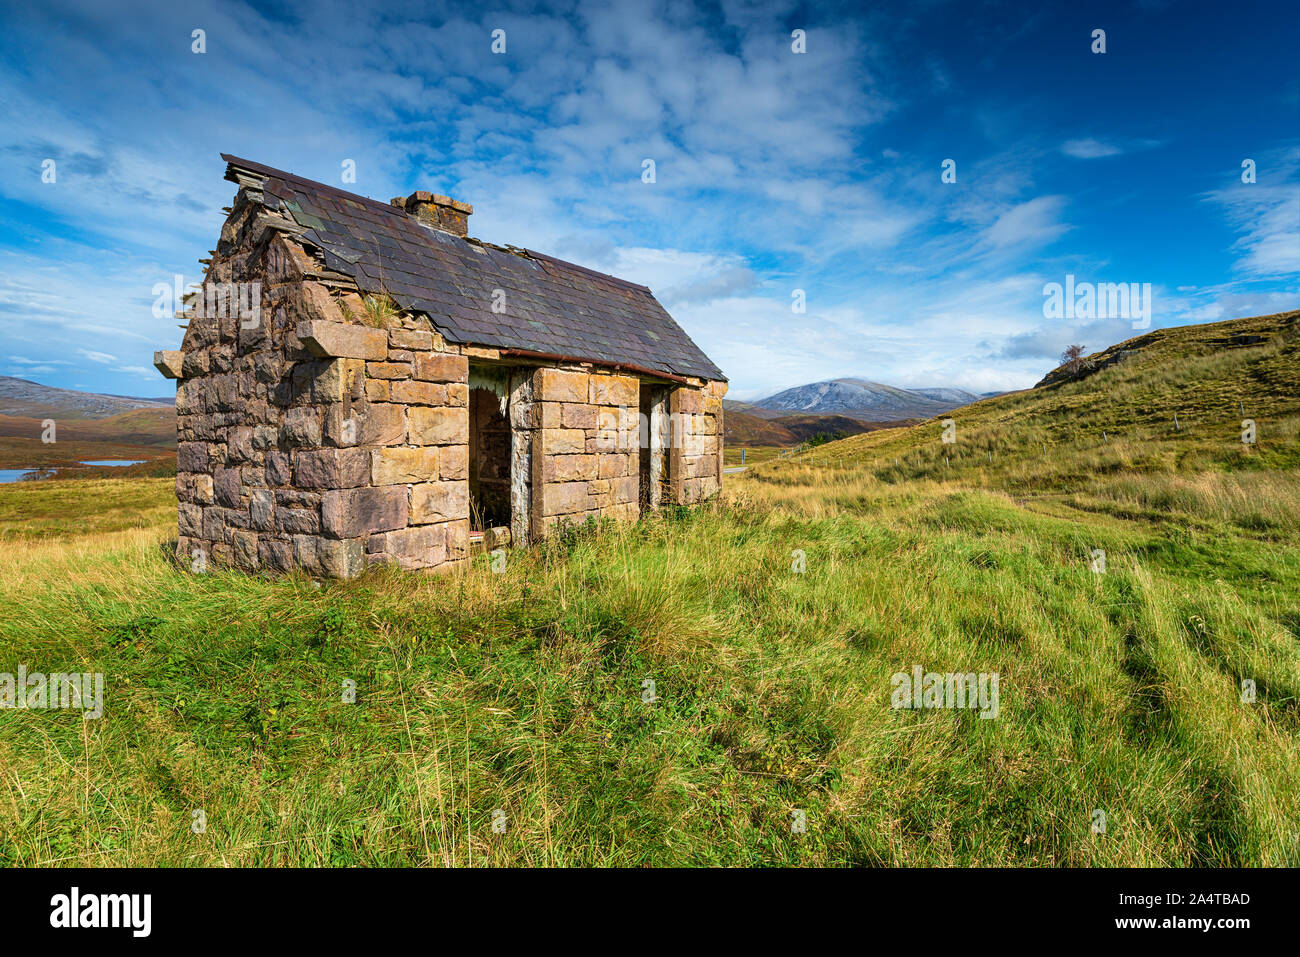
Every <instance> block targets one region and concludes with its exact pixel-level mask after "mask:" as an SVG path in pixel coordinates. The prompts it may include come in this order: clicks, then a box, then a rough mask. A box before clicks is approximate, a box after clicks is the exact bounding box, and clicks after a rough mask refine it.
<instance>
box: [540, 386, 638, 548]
mask: <svg viewBox="0 0 1300 957" xmlns="http://www.w3.org/2000/svg"><path fill="white" fill-rule="evenodd" d="M638 389H639V381H638V380H637V379H636V377H634V376H628V375H618V374H615V373H612V372H606V371H603V370H593V369H586V368H543V369H539V370H537V372H536V374H535V377H534V380H533V409H534V414H535V415H536V416H537V423H538V428H537V431H536V432H535V433H534V436H535V439H534V447H533V459H532V468H533V474H532V487H533V502H532V505H533V530H534V534H545V531H546V530H548V529H550V528H553V527H554V526H556V525H558V524H564V523H565V522H570V523H577V522H582V521H584V520H586V519H587V517H588V516H594V517H597V518H601V517H609V518H616V519H625V520H632V519H635V518H636V517H637V516H638V514H639V513H640V508H639V505H638V501H637V499H638V492H639V484H638V483H639V479H638V462H639V453H638V449H639V447H640V446H639V444H638V442H639V438H638V428H637V421H638V420H637V403H638Z"/></svg>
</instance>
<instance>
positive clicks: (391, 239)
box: [154, 155, 727, 577]
mask: <svg viewBox="0 0 1300 957" xmlns="http://www.w3.org/2000/svg"><path fill="white" fill-rule="evenodd" d="M222 158H223V159H225V160H226V162H227V163H228V166H227V169H226V178H227V179H228V180H231V181H232V182H234V183H236V184H237V185H238V187H239V192H238V194H237V195H236V197H235V200H234V204H233V205H232V206H231V207H229V209H228V213H229V215H228V217H227V219H226V221H225V224H224V226H223V227H222V230H221V239H220V241H219V242H218V244H217V248H216V250H215V251H213V253H212V258H211V259H208V260H204V262H205V263H206V264H207V270H206V275H205V281H204V284H203V286H202V287H201V291H200V292H197V293H191V294H190V296H189V297H187V298H186V305H187V309H186V311H185V312H184V313H182V314H181V318H182V319H184V320H186V322H187V324H186V326H185V327H184V328H185V336H184V340H183V342H182V345H181V348H180V350H178V351H165V352H159V353H156V354H155V357H154V361H155V365H156V366H157V367H158V369H159V371H161V372H162V373H163V374H164V375H166V376H168V377H171V378H175V379H177V380H178V382H177V387H176V411H177V431H178V439H179V445H178V456H177V476H176V494H177V498H178V500H179V507H178V515H179V537H178V545H177V551H178V555H179V556H180V557H181V558H182V559H183V560H184V561H185V562H186V563H187V564H191V565H194V566H196V567H197V566H198V565H199V563H206V562H208V561H211V562H213V563H215V564H218V565H229V566H234V567H237V568H241V569H246V570H249V571H253V570H257V569H267V570H271V571H286V570H288V569H290V568H293V567H301V568H303V569H304V570H306V571H307V572H308V573H309V574H313V575H323V576H335V577H348V576H352V575H355V574H357V573H358V572H359V571H361V570H362V569H363V568H365V567H366V566H367V565H370V564H375V563H380V562H395V563H397V564H398V565H400V566H401V567H403V568H408V569H421V568H437V569H443V568H451V567H453V566H455V565H456V564H457V563H460V562H464V561H465V560H466V559H467V558H468V556H469V555H470V552H471V549H472V548H477V547H486V548H489V549H493V548H497V547H501V546H503V545H504V544H507V543H514V544H526V543H529V542H532V541H536V540H538V539H540V538H543V537H544V536H545V535H547V534H548V532H550V531H551V530H552V529H554V528H555V527H556V526H557V525H560V524H563V523H565V522H574V523H576V522H581V521H583V520H585V519H587V518H588V517H591V516H596V517H612V518H615V519H621V520H631V519H635V518H636V517H637V516H638V515H640V514H642V513H644V512H645V511H646V510H648V509H655V508H658V507H660V506H661V505H665V504H694V503H698V502H702V501H704V500H705V499H708V498H709V497H710V496H712V495H714V494H716V493H717V492H718V491H719V489H720V488H721V484H722V396H723V395H724V394H725V392H726V390H727V383H726V379H725V377H724V376H723V375H722V373H721V371H719V369H718V367H717V366H715V365H714V364H713V363H712V362H711V361H709V359H708V357H707V356H705V355H704V353H703V352H701V351H700V349H699V348H698V347H697V346H696V345H695V344H694V343H693V342H692V341H691V340H690V338H689V337H688V336H687V335H686V334H685V333H684V332H683V331H682V329H681V328H680V327H679V326H678V325H677V324H676V323H675V322H674V321H673V319H672V317H671V316H669V315H668V313H667V312H666V311H664V309H663V307H662V306H661V305H660V304H659V303H658V302H657V301H656V300H655V298H654V296H653V295H652V294H651V292H650V290H649V289H647V288H646V287H644V286H639V285H637V284H635V283H631V282H627V281H625V280H622V279H616V278H615V277H613V276H607V275H604V274H602V273H598V272H594V271H592V270H590V269H585V268H583V267H581V266H576V265H574V264H572V263H567V262H563V261H561V260H558V259H554V258H552V257H550V256H545V255H542V254H541V253H536V252H532V251H530V250H527V249H518V248H515V247H513V246H505V247H502V246H495V245H492V244H490V243H486V242H482V241H480V240H477V239H471V238H469V236H468V235H467V233H468V228H467V224H468V218H469V216H470V214H471V213H472V212H473V209H472V207H470V206H469V205H468V204H466V203H462V202H458V201H456V200H453V199H450V198H448V197H446V196H439V195H435V194H431V193H427V192H416V193H412V194H411V195H410V196H408V197H406V198H405V199H401V198H399V199H394V200H392V201H391V203H388V204H385V203H382V202H377V201H375V200H371V199H366V198H365V197H362V196H357V195H354V194H352V193H348V192H344V191H342V190H339V189H335V188H333V187H331V186H326V185H323V184H321V183H316V182H312V181H310V180H306V179H302V178H300V177H297V176H294V175H292V174H290V173H286V172H282V171H280V170H276V169H271V168H269V167H266V166H262V165H260V164H258V163H253V162H250V161H248V160H243V159H239V158H237V157H233V156H225V155H223V157H222Z"/></svg>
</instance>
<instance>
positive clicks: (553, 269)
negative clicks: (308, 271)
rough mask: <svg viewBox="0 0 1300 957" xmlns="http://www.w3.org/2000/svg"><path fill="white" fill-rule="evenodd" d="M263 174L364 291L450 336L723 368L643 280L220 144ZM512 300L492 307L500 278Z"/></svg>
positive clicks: (283, 205) (246, 168)
mask: <svg viewBox="0 0 1300 957" xmlns="http://www.w3.org/2000/svg"><path fill="white" fill-rule="evenodd" d="M221 158H222V159H224V160H225V161H226V162H227V163H228V164H229V165H228V166H227V168H226V179H229V180H232V181H237V176H236V172H237V171H238V172H240V173H243V174H244V177H245V178H247V177H248V176H249V175H252V176H253V177H255V178H257V177H260V178H261V179H262V191H263V195H264V203H265V204H266V205H267V206H268V207H270V208H273V209H276V210H279V211H280V212H282V213H285V214H287V215H288V216H290V217H291V218H292V219H293V220H294V221H295V222H296V223H297V224H298V225H299V226H301V227H303V232H302V234H301V235H302V238H303V239H304V240H305V241H307V242H309V243H311V244H312V245H314V246H317V247H319V248H320V249H321V250H322V252H323V254H324V257H325V264H326V266H328V267H329V268H330V269H333V270H335V271H337V272H341V273H344V274H346V275H348V276H350V277H351V278H352V279H353V280H355V282H356V283H357V285H358V286H359V287H360V288H361V290H362V291H363V292H366V293H372V294H373V293H387V294H388V295H389V296H391V297H392V299H393V300H394V301H395V302H396V303H397V304H398V305H399V306H401V307H402V308H403V309H409V310H416V311H419V312H422V313H425V314H426V315H427V316H428V317H429V320H430V322H432V323H433V325H434V326H435V327H436V328H437V330H438V331H439V332H440V333H442V335H443V336H444V337H446V339H447V340H448V341H450V342H455V343H462V344H463V343H468V344H473V345H479V346H490V347H493V348H499V349H523V350H528V351H530V352H541V353H550V354H556V355H562V356H566V357H573V358H578V359H586V360H591V361H593V362H597V363H603V364H610V365H633V366H639V367H641V368H643V369H647V370H653V371H655V372H667V373H670V374H673V375H678V376H699V377H701V378H704V379H724V378H725V376H723V374H722V372H721V370H720V369H718V367H717V366H715V365H714V364H713V363H712V362H711V361H709V357H708V356H706V355H705V354H704V353H703V352H701V351H700V349H699V347H698V346H696V345H695V343H694V342H692V341H691V339H690V337H689V336H687V335H686V333H685V332H683V331H682V329H681V327H680V326H678V325H677V323H676V322H674V321H673V318H672V317H671V316H670V315H668V313H667V312H666V311H665V310H664V307H663V306H661V305H660V304H659V302H658V301H657V300H656V299H655V297H654V295H653V294H652V293H651V292H650V290H649V289H647V288H646V287H645V286H639V285H637V284H636V283H631V282H627V281H626V280H623V279H617V278H615V277H613V276H606V275H605V274H603V273H598V272H594V271H593V270H590V269H586V268H584V267H582V266H577V265H574V264H573V263H568V262H564V261H562V260H559V259H554V258H552V257H550V256H545V255H542V254H541V253H536V252H532V251H531V250H527V249H515V248H513V247H511V248H509V249H505V248H502V247H499V246H494V245H491V244H488V243H482V242H479V241H478V240H468V239H463V238H461V237H459V236H455V235H453V234H451V233H448V232H444V231H442V230H439V229H435V228H433V227H431V226H426V225H424V224H423V223H421V222H419V221H418V220H417V219H416V218H415V217H414V216H410V215H408V214H407V213H406V212H405V211H404V210H401V209H398V208H397V207H395V206H392V205H391V204H388V203H381V202H378V201H376V200H373V199H367V198H366V197H364V196H357V195H355V194H353V193H348V192H345V191H343V190H340V189H335V188H334V187H332V186H326V185H325V184H323V183H316V182H313V181H312V180H308V179H303V178H301V177H299V176H294V175H293V174H292V173H286V172H284V171H282V170H277V169H272V168H271V167H269V166H263V165H262V164H260V163H254V162H252V161H250V160H245V159H240V158H239V157H237V156H229V155H227V154H225V153H223V154H222V155H221ZM495 289H502V290H504V291H505V296H506V299H505V303H506V309H505V311H504V312H501V313H494V312H493V311H492V301H493V300H492V296H493V290H495Z"/></svg>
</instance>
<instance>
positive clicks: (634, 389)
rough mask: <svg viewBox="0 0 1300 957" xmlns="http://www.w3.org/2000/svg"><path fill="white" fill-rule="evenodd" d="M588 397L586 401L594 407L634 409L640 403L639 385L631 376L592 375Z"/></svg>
mask: <svg viewBox="0 0 1300 957" xmlns="http://www.w3.org/2000/svg"><path fill="white" fill-rule="evenodd" d="M589 395H590V399H589V400H588V401H590V402H592V403H593V404H595V405H612V406H616V407H617V406H623V407H625V408H629V409H636V408H638V407H639V404H640V401H641V396H640V383H639V382H638V381H637V379H635V378H634V377H632V376H623V375H593V376H592V377H591V389H590V393H589Z"/></svg>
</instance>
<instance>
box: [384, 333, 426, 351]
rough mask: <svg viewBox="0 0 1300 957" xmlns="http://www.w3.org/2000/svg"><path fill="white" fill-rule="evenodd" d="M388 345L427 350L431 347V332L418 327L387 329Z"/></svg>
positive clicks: (396, 347)
mask: <svg viewBox="0 0 1300 957" xmlns="http://www.w3.org/2000/svg"><path fill="white" fill-rule="evenodd" d="M388 345H389V348H390V349H414V350H416V351H417V352H428V351H429V350H430V349H432V348H433V334H432V333H429V332H421V331H420V330H418V329H389V330H388Z"/></svg>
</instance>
